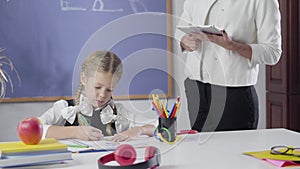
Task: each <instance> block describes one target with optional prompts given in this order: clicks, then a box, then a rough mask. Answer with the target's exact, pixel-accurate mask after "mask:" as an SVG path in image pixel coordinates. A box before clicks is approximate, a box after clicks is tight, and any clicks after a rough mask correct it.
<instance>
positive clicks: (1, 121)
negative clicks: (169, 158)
mask: <svg viewBox="0 0 300 169" xmlns="http://www.w3.org/2000/svg"><path fill="white" fill-rule="evenodd" d="M183 2H184V1H172V3H173V4H172V6H173V7H172V11H173V15H176V16H180V14H181V12H182V6H183ZM172 23H173V27H175V25H176V23H177V21H176V20H175V21H173V22H172ZM174 53H175V54H178V48H177V46H176V45H174ZM172 59H173V78H174V82H173V86H174V96H181V98H182V106H181V109H180V114H179V116H178V122H177V124H178V129H187V128H189V120H188V113H187V107H186V99H185V93H184V86H183V81H184V79H185V76H184V74H183V69H184V56H183V55H180V54H179V55H178V56H177V57H173V58H172ZM256 89H257V92H258V95H259V101H260V105H259V108H260V121H259V128H265V126H266V118H265V114H266V113H265V112H266V108H265V105H266V101H265V100H266V97H265V68H264V67H261V68H260V75H259V81H258V84H257V85H256ZM171 101H174V100H171ZM171 101H170V102H171ZM118 102H121V103H123V104H124V105H125V106H126V107H127V108H128V109H129V110H132V111H134V112H140V113H141V114H142V115H143V116H148V117H150V118H155V113H154V112H152V111H151V105H150V101H149V100H131V101H118ZM52 104H53V103H52V102H35V103H31V102H29V103H0V141H12V140H18V136H17V132H16V128H17V124H18V122H19V121H20V120H21V119H23V118H25V117H29V116H39V115H40V114H42V113H43V112H44V111H45V110H47V109H48V108H50V107H51V106H52Z"/></svg>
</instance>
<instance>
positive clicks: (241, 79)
mask: <svg viewBox="0 0 300 169" xmlns="http://www.w3.org/2000/svg"><path fill="white" fill-rule="evenodd" d="M189 24H192V25H207V24H208V25H216V26H217V27H219V28H221V29H225V31H226V32H227V34H228V35H229V36H230V37H232V39H233V40H234V41H237V42H241V43H245V44H249V45H250V46H251V48H252V59H251V60H248V59H246V58H245V57H242V56H241V55H240V54H238V53H237V52H234V51H230V50H226V49H224V48H223V47H220V46H218V45H216V44H214V43H210V42H202V43H201V45H200V47H199V49H198V50H196V51H194V52H187V60H186V67H185V74H186V75H187V77H189V78H190V79H193V80H199V81H202V82H204V83H211V84H215V85H221V86H233V87H234V86H249V85H254V84H256V82H257V77H258V71H259V65H260V64H262V65H274V64H276V63H277V62H278V61H279V58H280V56H281V52H282V51H281V27H280V12H279V4H278V1H277V0H186V1H185V3H184V7H183V13H182V15H181V17H180V18H179V21H178V25H179V26H187V25H189ZM184 35H185V34H184V33H183V32H181V31H179V30H176V34H175V36H176V40H177V41H178V42H180V41H181V39H182V37H183V36H184Z"/></svg>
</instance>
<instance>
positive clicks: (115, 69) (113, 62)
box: [75, 50, 123, 105]
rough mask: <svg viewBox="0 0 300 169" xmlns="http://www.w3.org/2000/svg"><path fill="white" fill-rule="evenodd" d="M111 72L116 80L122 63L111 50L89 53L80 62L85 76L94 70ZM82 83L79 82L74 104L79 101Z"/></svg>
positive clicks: (121, 69) (92, 74) (119, 74)
mask: <svg viewBox="0 0 300 169" xmlns="http://www.w3.org/2000/svg"><path fill="white" fill-rule="evenodd" d="M96 71H97V72H104V73H111V74H113V75H114V77H115V78H117V79H118V80H119V79H120V78H121V77H122V74H123V65H122V61H121V59H120V58H119V57H118V56H117V55H116V54H115V53H113V52H110V51H106V50H101V51H95V52H93V53H91V54H90V55H89V56H88V57H87V58H86V59H85V61H84V62H83V63H82V70H81V72H83V73H84V74H85V75H86V76H87V77H92V76H94V75H95V74H94V73H95V72H96ZM82 89H83V84H82V83H81V82H80V84H79V87H78V89H77V92H76V95H75V104H76V105H79V103H80V94H81V92H82Z"/></svg>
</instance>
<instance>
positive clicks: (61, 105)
mask: <svg viewBox="0 0 300 169" xmlns="http://www.w3.org/2000/svg"><path fill="white" fill-rule="evenodd" d="M110 102H112V100H111V101H110ZM114 105H115V106H116V108H117V112H118V113H117V115H116V116H115V115H113V112H112V111H103V110H102V111H101V113H100V117H101V121H102V123H103V124H106V123H108V122H110V121H112V120H115V125H116V132H117V133H120V132H122V131H125V130H127V129H129V128H131V127H134V126H136V123H135V121H136V120H135V118H136V116H135V115H134V113H131V112H129V111H128V110H127V109H126V108H125V107H124V106H123V105H122V104H120V103H114ZM100 109H101V108H100ZM104 109H105V108H104ZM78 111H81V113H82V114H84V115H86V116H90V117H91V116H92V114H93V108H92V106H91V105H89V103H88V101H87V98H86V97H84V96H81V105H80V107H79V106H68V102H67V101H66V100H59V101H56V102H55V103H54V104H53V107H51V108H50V109H48V110H47V111H46V112H45V113H43V114H42V115H41V116H40V117H39V119H40V120H41V122H42V123H43V138H45V136H46V133H47V131H48V128H49V127H50V126H51V125H56V126H64V124H65V123H66V121H68V122H69V123H71V124H72V123H73V122H74V121H75V117H76V113H77V112H78Z"/></svg>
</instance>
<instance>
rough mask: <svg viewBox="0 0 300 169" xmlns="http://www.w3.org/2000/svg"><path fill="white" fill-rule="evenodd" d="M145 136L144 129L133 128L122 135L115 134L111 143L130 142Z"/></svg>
mask: <svg viewBox="0 0 300 169" xmlns="http://www.w3.org/2000/svg"><path fill="white" fill-rule="evenodd" d="M142 134H143V127H133V128H131V129H129V130H126V131H124V132H122V133H118V134H115V135H114V137H113V138H112V139H111V141H115V142H119V141H129V140H131V139H133V138H136V137H138V136H140V135H142Z"/></svg>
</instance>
